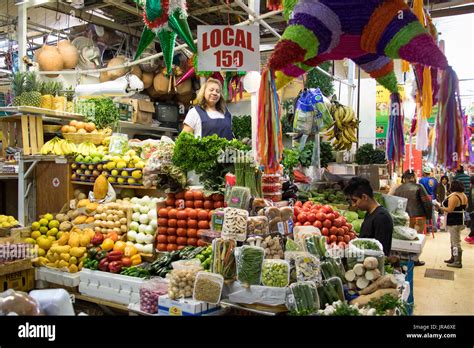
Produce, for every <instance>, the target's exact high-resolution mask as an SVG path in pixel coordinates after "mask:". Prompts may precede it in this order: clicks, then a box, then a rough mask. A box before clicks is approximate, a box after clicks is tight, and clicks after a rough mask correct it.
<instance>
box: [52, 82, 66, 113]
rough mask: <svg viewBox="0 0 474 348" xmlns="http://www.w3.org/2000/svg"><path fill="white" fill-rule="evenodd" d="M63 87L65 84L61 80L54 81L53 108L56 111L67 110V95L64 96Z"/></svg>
mask: <svg viewBox="0 0 474 348" xmlns="http://www.w3.org/2000/svg"><path fill="white" fill-rule="evenodd" d="M62 89H63V84H62V83H60V82H55V83H54V88H53V91H54V97H53V110H56V111H65V110H66V97H64V96H62V95H61V94H62V92H61V90H62Z"/></svg>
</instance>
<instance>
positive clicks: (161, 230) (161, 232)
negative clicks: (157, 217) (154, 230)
mask: <svg viewBox="0 0 474 348" xmlns="http://www.w3.org/2000/svg"><path fill="white" fill-rule="evenodd" d="M167 229H168V228H167V227H164V226H162V227H158V234H166V230H167Z"/></svg>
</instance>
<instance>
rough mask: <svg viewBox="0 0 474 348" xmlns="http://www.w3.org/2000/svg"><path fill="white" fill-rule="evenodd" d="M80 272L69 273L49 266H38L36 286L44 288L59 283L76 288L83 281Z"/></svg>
mask: <svg viewBox="0 0 474 348" xmlns="http://www.w3.org/2000/svg"><path fill="white" fill-rule="evenodd" d="M79 273H80V272H78V273H68V272H62V271H60V270H58V269H53V268H48V267H37V268H36V277H35V278H36V287H37V288H38V289H42V288H45V287H49V284H52V285H55V286H56V287H57V286H58V285H59V286H61V287H63V286H64V287H66V288H69V289H70V288H76V291H77V287H78V286H79V283H80V282H81V276H80V274H79Z"/></svg>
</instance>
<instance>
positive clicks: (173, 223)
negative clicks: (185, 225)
mask: <svg viewBox="0 0 474 348" xmlns="http://www.w3.org/2000/svg"><path fill="white" fill-rule="evenodd" d="M168 226H169V227H176V226H178V220H176V219H169V220H168Z"/></svg>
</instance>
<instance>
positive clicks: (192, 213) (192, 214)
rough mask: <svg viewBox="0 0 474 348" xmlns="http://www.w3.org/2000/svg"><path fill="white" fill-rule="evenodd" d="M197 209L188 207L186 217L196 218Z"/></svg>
mask: <svg viewBox="0 0 474 348" xmlns="http://www.w3.org/2000/svg"><path fill="white" fill-rule="evenodd" d="M197 215H198V213H197V211H196V210H194V209H190V210H189V212H188V219H191V220H196V219H197Z"/></svg>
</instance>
